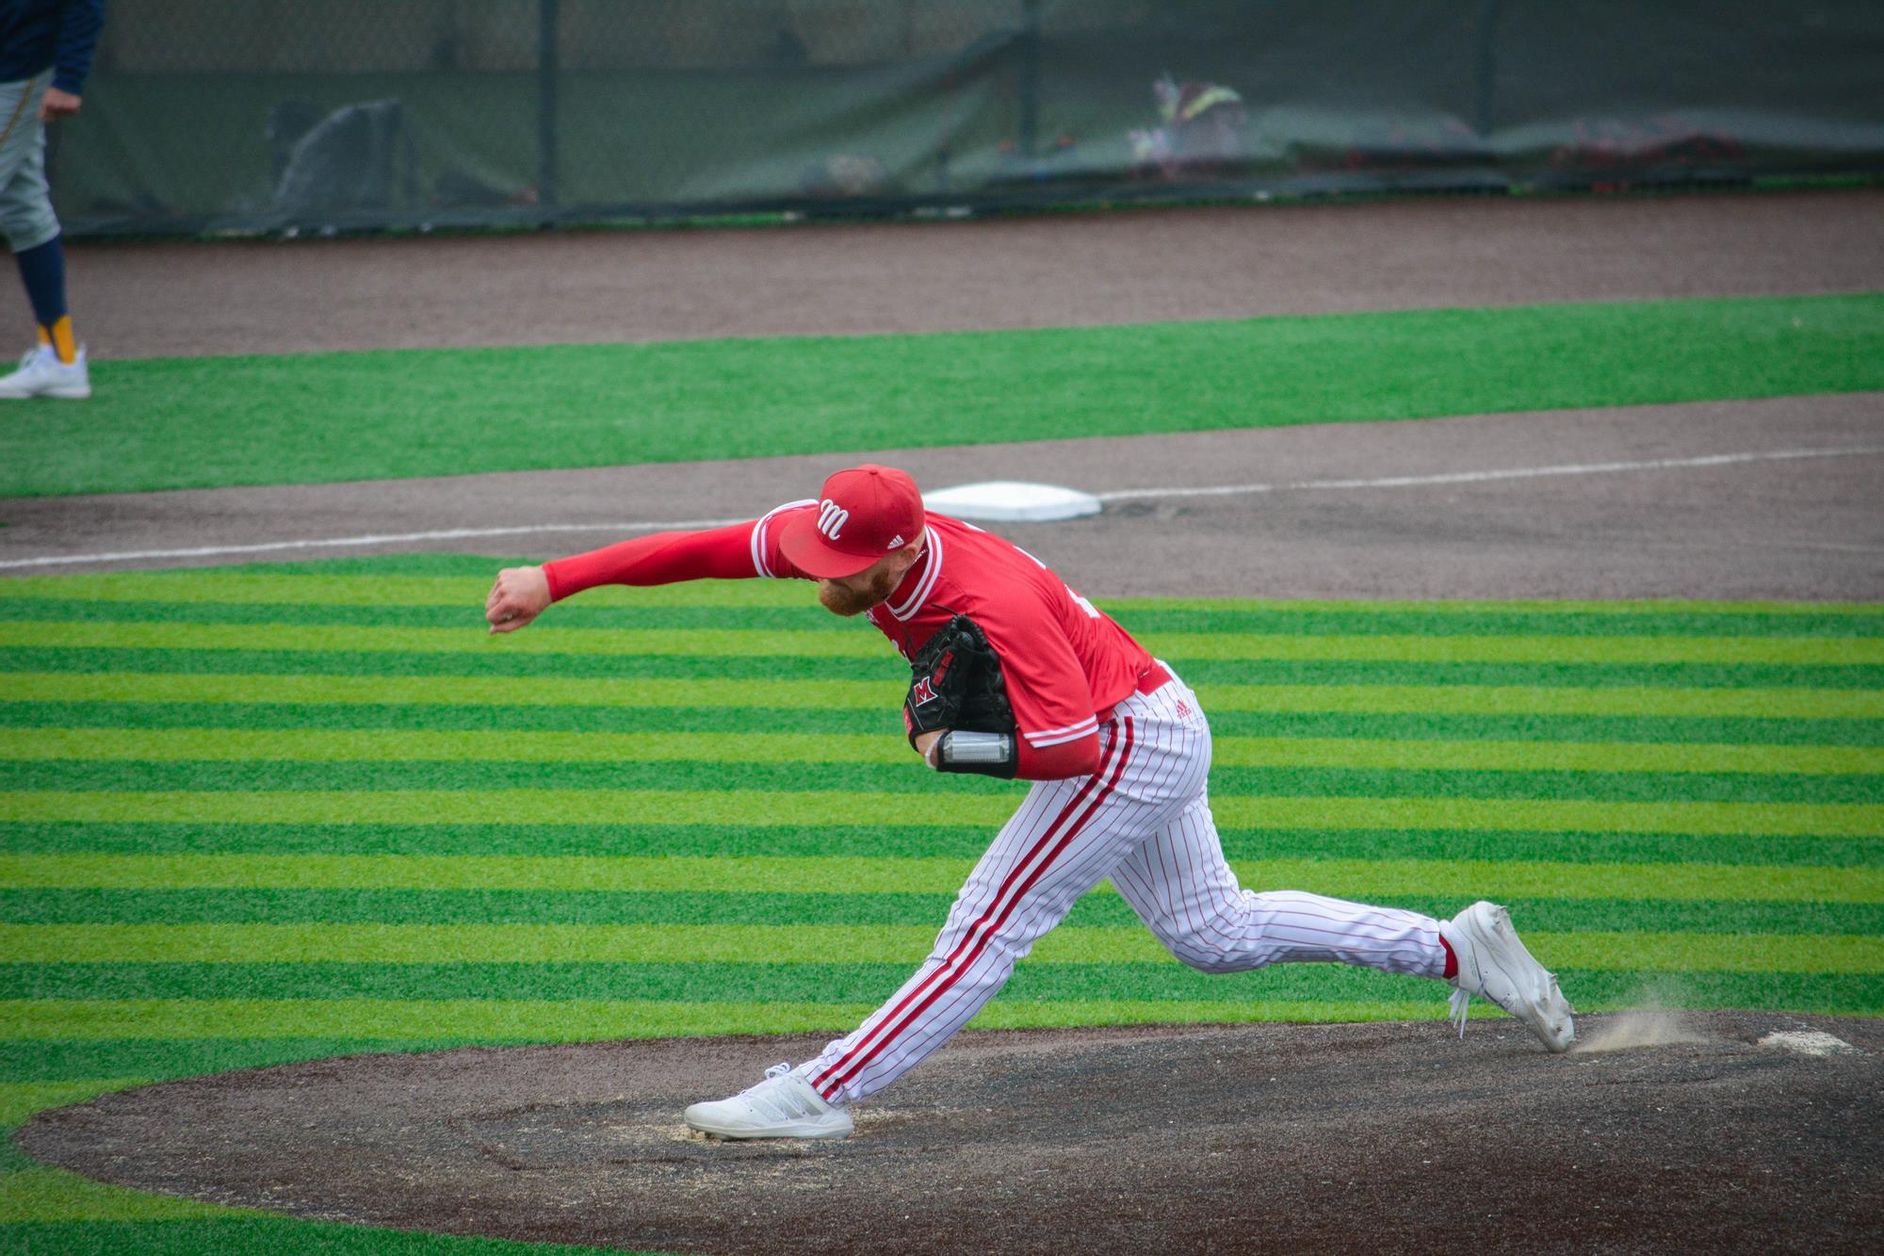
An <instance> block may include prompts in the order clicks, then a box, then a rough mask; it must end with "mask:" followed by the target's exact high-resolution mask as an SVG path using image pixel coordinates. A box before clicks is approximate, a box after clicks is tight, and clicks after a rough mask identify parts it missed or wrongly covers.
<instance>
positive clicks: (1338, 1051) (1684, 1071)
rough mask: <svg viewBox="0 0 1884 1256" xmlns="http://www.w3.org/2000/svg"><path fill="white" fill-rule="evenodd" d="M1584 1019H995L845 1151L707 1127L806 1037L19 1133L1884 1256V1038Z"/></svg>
mask: <svg viewBox="0 0 1884 1256" xmlns="http://www.w3.org/2000/svg"><path fill="white" fill-rule="evenodd" d="M1801 1031H1809V1032H1807V1033H1804V1034H1802V1033H1801ZM1580 1032H1581V1035H1582V1042H1581V1043H1580V1045H1579V1048H1578V1049H1576V1050H1573V1051H1572V1052H1571V1053H1570V1054H1568V1055H1564V1056H1550V1055H1547V1054H1546V1053H1544V1052H1543V1051H1542V1050H1541V1049H1540V1048H1539V1047H1538V1045H1537V1044H1536V1043H1535V1042H1534V1041H1533V1040H1532V1039H1531V1038H1530V1036H1529V1035H1528V1034H1527V1033H1525V1032H1524V1031H1523V1030H1522V1029H1521V1028H1519V1027H1518V1026H1517V1025H1515V1024H1514V1023H1510V1022H1483V1023H1479V1022H1474V1023H1473V1025H1472V1026H1471V1028H1470V1030H1469V1031H1468V1032H1467V1034H1466V1036H1465V1040H1464V1041H1463V1042H1455V1041H1452V1040H1451V1037H1450V1031H1449V1029H1448V1027H1446V1026H1445V1025H1443V1024H1441V1023H1438V1022H1427V1023H1420V1024H1399V1025H1384V1024H1380V1025H1323V1026H1294V1025H1249V1026H1236V1027H1191V1028H1171V1027H1157V1028H1143V1029H1114V1030H1099V1031H1071V1032H1007V1033H994V1032H990V1033H967V1034H963V1035H961V1036H959V1037H958V1038H957V1039H956V1040H955V1041H954V1042H953V1043H952V1044H951V1045H950V1046H949V1047H947V1048H946V1049H945V1050H943V1051H942V1052H940V1053H939V1054H938V1055H937V1056H936V1057H934V1058H933V1059H932V1060H931V1061H929V1062H928V1063H927V1064H926V1065H924V1066H923V1067H922V1068H921V1069H918V1070H917V1071H916V1072H914V1073H912V1074H911V1075H910V1076H909V1077H908V1078H907V1079H905V1080H904V1081H903V1082H901V1083H899V1084H898V1085H897V1086H896V1087H895V1088H894V1089H893V1090H891V1091H890V1092H888V1093H886V1094H885V1095H884V1096H883V1097H882V1098H881V1099H880V1100H879V1101H877V1102H873V1103H871V1104H868V1105H865V1106H863V1107H861V1108H860V1109H859V1111H858V1114H857V1117H858V1120H857V1132H856V1134H855V1135H854V1136H853V1137H852V1138H850V1139H849V1140H847V1141H843V1142H834V1143H832V1142H827V1143H794V1142H761V1143H724V1142H719V1141H716V1140H708V1139H704V1138H701V1137H699V1136H695V1135H692V1134H690V1133H689V1132H688V1131H687V1130H686V1129H685V1127H684V1126H682V1125H681V1123H680V1119H679V1114H680V1111H681V1108H682V1107H683V1106H684V1105H685V1104H687V1103H688V1102H691V1101H693V1100H695V1099H699V1098H706V1097H718V1096H720V1095H722V1094H726V1093H729V1092H731V1091H734V1090H738V1089H741V1088H743V1087H744V1086H746V1085H748V1084H750V1083H751V1082H752V1081H755V1080H757V1078H758V1075H759V1072H760V1070H761V1069H762V1068H763V1067H764V1066H765V1065H767V1064H769V1063H772V1062H774V1061H775V1060H780V1059H792V1060H797V1059H803V1058H807V1057H808V1056H809V1055H811V1054H813V1053H815V1052H816V1051H817V1050H818V1049H819V1047H820V1046H821V1045H822V1043H821V1042H820V1041H817V1040H812V1039H805V1038H798V1039H779V1038H766V1039H754V1038H746V1039H738V1038H721V1039H710V1040H700V1039H694V1040H670V1041H646V1042H612V1043H595V1044H577V1045H558V1046H540V1047H517V1048H503V1049H497V1048H474V1049H465V1050H458V1051H449V1052H442V1053H435V1054H428V1055H384V1056H357V1057H350V1058H346V1059H336V1060H322V1061H315V1062H311V1063H302V1064H294V1065H288V1066H284V1067H279V1068H270V1069H261V1070H252V1071H247V1072H240V1073H229V1074H222V1075H219V1076H214V1077H206V1078H196V1079H191V1080H187V1081H179V1082H170V1083H165V1084H162V1085H156V1086H148V1087H144V1088H141V1089H138V1090H131V1091H124V1092H119V1093H117V1094H112V1095H106V1096H103V1097H100V1098H99V1099H96V1100H94V1101H92V1102H91V1103H87V1104H83V1105H79V1106H76V1107H71V1108H64V1109H59V1110H57V1111H51V1112H45V1113H41V1114H40V1115H38V1116H37V1117H35V1118H34V1119H33V1120H32V1122H31V1123H30V1124H28V1125H27V1126H26V1127H25V1128H24V1129H23V1130H22V1131H21V1132H20V1134H19V1136H18V1137H19V1141H20V1143H21V1144H22V1145H23V1146H24V1148H25V1149H26V1150H27V1151H28V1152H30V1153H31V1154H32V1155H34V1156H36V1157H39V1158H40V1159H42V1160H46V1161H50V1162H51V1163H53V1164H57V1165H61V1166H63V1167H66V1168H69V1169H73V1170H76V1171H78V1172H80V1173H84V1174H86V1175H88V1176H91V1177H95V1178H101V1179H104V1180H106V1181H109V1182H116V1183H120V1184H123V1185H126V1186H133V1187H138V1188H141V1189H145V1190H154V1191H161V1192H165V1193H170V1194H177V1195H187V1196H192V1197H195V1198H198V1199H206V1200H214V1201H217V1202H221V1203H228V1204H240V1205H248V1206H253V1207H258V1208H265V1209H271V1210H275V1211H279V1212H285V1213H291V1214H293V1215H296V1216H301V1217H308V1218H317V1219H322V1220H338V1221H353V1222H364V1223H370V1224H374V1225H382V1226H394V1227H407V1228H422V1229H428V1230H441V1231H448V1232H455V1233H463V1234H485V1235H498V1236H503V1237H508V1238H517V1239H533V1240H558V1241H563V1242H574V1243H588V1244H597V1245H606V1246H620V1247H629V1248H637V1249H643V1250H645V1249H657V1250H681V1251H700V1252H726V1253H734V1252H738V1253H784V1252H793V1253H799V1252H838V1251H879V1252H959V1251H964V1250H971V1249H976V1250H990V1251H1000V1252H1050V1251H1052V1252H1064V1251H1069V1250H1075V1249H1079V1250H1085V1251H1089V1252H1094V1253H1112V1252H1130V1253H1133V1254H1134V1256H1137V1254H1140V1253H1143V1252H1145V1251H1147V1250H1153V1251H1155V1250H1160V1249H1162V1250H1168V1251H1179V1252H1191V1251H1206V1250H1210V1251H1232V1250H1257V1249H1263V1250H1291V1249H1303V1248H1305V1249H1307V1250H1315V1251H1328V1250H1349V1249H1354V1248H1359V1247H1362V1246H1366V1247H1369V1248H1384V1249H1387V1250H1417V1249H1420V1248H1427V1249H1431V1250H1454V1251H1457V1250H1471V1249H1472V1248H1474V1247H1478V1246H1482V1245H1489V1246H1492V1247H1496V1248H1498V1249H1501V1250H1502V1249H1506V1248H1520V1247H1521V1248H1525V1249H1528V1250H1536V1251H1566V1252H1567V1251H1579V1252H1587V1251H1592V1250H1600V1251H1624V1252H1634V1251H1644V1252H1646V1251H1670V1250H1675V1249H1677V1248H1679V1249H1682V1250H1697V1249H1699V1250H1710V1249H1730V1248H1739V1247H1742V1246H1743V1245H1744V1244H1745V1243H1746V1241H1747V1238H1748V1236H1749V1235H1754V1234H1757V1235H1759V1241H1758V1245H1759V1246H1760V1247H1761V1248H1762V1249H1764V1250H1772V1251H1781V1250H1785V1251H1813V1252H1832V1251H1852V1252H1856V1251H1860V1250H1867V1249H1870V1250H1874V1249H1871V1248H1870V1244H1871V1243H1872V1242H1873V1241H1874V1240H1875V1239H1876V1237H1877V1229H1876V1212H1875V1207H1876V1203H1877V1200H1878V1199H1880V1198H1884V1111H1881V1110H1880V1109H1881V1105H1880V1102H1879V1094H1880V1088H1879V1082H1880V1080H1881V1074H1880V1068H1879V1059H1880V1055H1879V1053H1880V1051H1884V1025H1880V1024H1878V1023H1876V1022H1872V1021H1868V1020H1840V1019H1834V1018H1825V1017H1814V1018H1810V1019H1809V1020H1805V1019H1801V1018H1799V1017H1796V1016H1776V1015H1770V1014H1764V1013H1722V1012H1716V1013H1691V1014H1689V1013H1684V1014H1680V1015H1679V1016H1672V1015H1665V1016H1662V1017H1659V1018H1642V1017H1631V1016H1592V1017H1585V1018H1582V1020H1581V1022H1580ZM1788 1033H1790V1034H1792V1035H1793V1036H1792V1037H1790V1038H1773V1037H1771V1036H1772V1035H1775V1034H1788ZM1814 1033H1815V1034H1817V1035H1818V1036H1817V1037H1813V1036H1811V1035H1812V1034H1814ZM1826 1035H1830V1036H1831V1037H1830V1039H1829V1040H1828V1039H1827V1038H1826V1037H1825V1036H1826ZM1763 1039H1764V1040H1766V1041H1765V1042H1762V1040H1763Z"/></svg>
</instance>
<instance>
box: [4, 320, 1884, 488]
mask: <svg viewBox="0 0 1884 1256" xmlns="http://www.w3.org/2000/svg"><path fill="white" fill-rule="evenodd" d="M1357 363H1358V364H1364V365H1363V366H1362V367H1361V368H1360V369H1357V365H1356V364H1357ZM99 379H100V381H101V384H100V388H99V391H98V393H97V395H96V396H95V397H94V398H93V399H92V401H91V402H89V403H88V404H87V405H85V406H83V407H65V408H61V409H59V410H58V411H57V422H29V423H19V424H6V425H0V497H8V496H36V495H49V494H67V493H96V492H124V491H129V490H142V489H166V488H205V487H213V486H217V485H225V484H283V483H312V482H324V481H335V480H355V479H392V478H398V477H402V476H421V475H460V474H465V473H469V472H477V471H507V470H526V469H532V468H546V467H583V466H614V465H620V464H624V463H641V462H671V461H677V460H688V459H705V458H728V457H738V458H746V457H757V456H760V455H767V454H792V453H817V452H823V451H827V450H834V449H885V448H904V447H908V446H911V445H926V444H927V445H943V444H976V443H981V442H985V441H1014V440H1045V439H1053V438H1060V437H1068V436H1113V435H1133V434H1138V433H1145V432H1178V431H1203V430H1207V429H1214V428H1243V427H1269V426H1277V425H1283V424H1295V423H1328V422H1349V421H1367V420H1379V419H1411V418H1427V417H1433V416H1439V415H1456V414H1485V413H1494V412H1508V411H1530V410H1557V409H1566V408H1577V407H1586V406H1619V405H1642V404H1650V403H1666V402H1680V401H1721V400H1733V399H1743V398H1759V397H1779V396H1788V395H1802V394H1807V393H1837V392H1855V391H1863V390H1875V389H1884V295H1881V294H1878V293H1858V294H1848V295H1834V296H1807V297H1752V298H1735V299H1722V300H1677V301H1631V302H1616V303H1599V304H1582V305H1576V304H1561V305H1539V306H1520V307H1511V308H1499V309H1453V310H1411V311H1392V312H1384V313H1364V314H1341V315H1320V316H1314V317H1287V318H1258V319H1243V320H1236V321H1224V322H1194V323H1161V324H1154V325H1147V326H1130V327H1086V328H1055V329H1044V330H1038V331H1004V332H963V333H955V334H948V335H923V336H855V337H798V338H794V337H785V338H770V339H746V340H713V341H695V342H687V343H665V344H634V345H555V346H546V347H538V348H504V349H440V350H403V351H386V352H377V353H326V354H303V355H286V356H276V357H227V358H174V359H150V360H145V361H131V362H110V363H107V364H103V365H101V367H100V368H99ZM107 385H108V386H107Z"/></svg>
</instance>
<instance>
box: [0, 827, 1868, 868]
mask: <svg viewBox="0 0 1884 1256" xmlns="http://www.w3.org/2000/svg"><path fill="white" fill-rule="evenodd" d="M911 818H912V819H918V820H921V819H925V818H926V817H923V816H920V815H918V816H912V817H911ZM683 820H684V817H683ZM1217 832H1218V836H1219V837H1220V838H1221V839H1222V843H1223V848H1224V850H1225V852H1227V854H1228V855H1229V857H1230V858H1231V859H1232V860H1250V861H1262V860H1268V861H1274V860H1291V859H1321V858H1326V857H1328V856H1330V855H1339V856H1340V857H1341V858H1343V859H1388V860H1412V861H1422V860H1424V861H1439V862H1451V861H1454V860H1460V859H1465V860H1490V861H1506V860H1517V861H1521V862H1545V863H1551V862H1559V861H1574V862H1582V863H1608V864H1690V863H1706V864H1723V865H1737V866H1750V865H1765V866H1769V867H1827V868H1868V867H1875V866H1878V865H1879V864H1880V863H1884V852H1881V851H1880V850H1879V847H1878V843H1877V842H1876V841H1875V840H1874V839H1870V838H1862V837H1814V838H1813V839H1812V840H1811V841H1809V842H1802V841H1800V840H1799V839H1798V838H1797V837H1781V836H1770V835H1766V834H1717V835H1713V836H1710V837H1708V838H1707V840H1706V841H1704V842H1697V841H1696V840H1695V839H1694V838H1693V837H1692V836H1691V835H1688V834H1683V833H1632V832H1628V831H1626V830H1612V831H1607V832H1600V833H1595V832H1557V833H1550V832H1531V831H1526V830H1523V829H1498V830H1486V831H1483V832H1471V831H1464V830H1458V829H1403V828H1382V829H1325V828H1315V827H1312V826H1311V827H1306V828H1270V829H1241V828H1229V827H1219V828H1218V830H1217ZM989 838H990V832H989V830H988V828H987V827H986V826H985V825H978V824H957V825H941V824H927V823H915V824H872V823H869V822H868V819H867V818H857V819H856V820H855V822H852V823H847V824H832V823H829V822H825V823H812V824H802V825H779V826H777V827H773V828H760V827H755V826H753V825H749V824H738V823H734V824H688V823H684V822H683V823H676V824H568V825H559V826H555V827H541V826H534V825H503V824H492V823H480V824H434V825H413V824H353V825H340V824H294V825H287V824H225V823H218V822H215V821H209V822H205V823H201V824H173V823H162V822H159V823H141V824H85V823H30V824H29V823H20V822H11V823H9V822H7V821H4V820H0V850H4V851H9V852H12V853H14V854H21V855H26V854H42V855H44V854H79V853H84V852H90V853H94V854H100V855H112V854H117V855H156V854H162V853H173V854H197V853H201V852H206V851H214V852H220V853H224V854H231V855H238V854H239V855H265V856H275V857H283V856H292V855H300V854H307V855H346V856H351V857H361V856H419V857H426V856H438V855H460V856H491V857H498V858H503V857H516V856H521V857H551V856H558V857H584V858H589V857H636V858H651V857H661V858H682V857H686V858H725V857H740V858H745V857H769V858H823V859H839V858H864V859H886V858H897V859H960V860H963V861H964V867H966V866H967V864H968V863H972V862H973V861H974V860H975V859H976V858H978V857H979V856H980V855H981V853H982V852H983V851H985V850H986V849H987V847H988V841H989Z"/></svg>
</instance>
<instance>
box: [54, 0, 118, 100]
mask: <svg viewBox="0 0 1884 1256" xmlns="http://www.w3.org/2000/svg"><path fill="white" fill-rule="evenodd" d="M64 7H65V12H64V13H63V14H62V15H61V18H60V21H59V43H58V47H57V49H56V50H55V51H54V53H53V55H52V85H53V86H54V87H56V88H58V89H59V90H60V91H62V92H71V93H72V94H73V95H74V96H79V95H83V94H84V91H85V76H86V75H87V74H90V73H91V70H92V54H93V53H94V52H96V51H97V50H98V32H99V31H101V30H103V29H104V26H105V0H65V6H64Z"/></svg>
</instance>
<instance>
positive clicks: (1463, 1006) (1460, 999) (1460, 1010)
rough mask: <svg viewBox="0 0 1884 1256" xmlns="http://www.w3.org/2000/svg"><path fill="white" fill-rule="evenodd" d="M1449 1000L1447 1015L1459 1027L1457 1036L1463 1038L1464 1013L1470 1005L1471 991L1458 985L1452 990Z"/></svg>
mask: <svg viewBox="0 0 1884 1256" xmlns="http://www.w3.org/2000/svg"><path fill="white" fill-rule="evenodd" d="M1451 1002H1452V1010H1451V1011H1450V1012H1449V1013H1448V1014H1447V1016H1448V1019H1450V1020H1451V1021H1452V1023H1453V1024H1455V1025H1457V1026H1458V1027H1459V1037H1460V1039H1461V1040H1463V1039H1464V1038H1465V1014H1466V1012H1467V1010H1469V1009H1470V1008H1471V1006H1472V992H1471V991H1470V990H1467V989H1466V988H1465V987H1464V986H1460V987H1458V988H1457V989H1456V990H1454V991H1453V992H1452V1000H1451Z"/></svg>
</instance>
